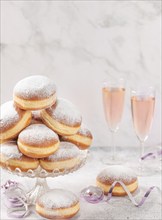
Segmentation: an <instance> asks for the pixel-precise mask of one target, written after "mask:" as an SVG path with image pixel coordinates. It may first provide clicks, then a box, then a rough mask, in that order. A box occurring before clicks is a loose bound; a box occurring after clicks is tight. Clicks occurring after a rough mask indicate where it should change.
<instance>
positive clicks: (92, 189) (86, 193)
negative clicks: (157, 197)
mask: <svg viewBox="0 0 162 220" xmlns="http://www.w3.org/2000/svg"><path fill="white" fill-rule="evenodd" d="M117 183H118V184H120V185H121V186H122V188H123V189H124V191H125V192H126V193H127V195H128V197H129V199H130V201H131V202H132V203H133V205H135V206H136V207H140V206H142V205H143V204H144V203H145V201H146V199H147V198H148V197H149V195H150V193H151V191H152V190H153V189H155V188H156V189H158V190H159V191H160V189H159V188H158V187H156V186H151V187H150V188H149V189H148V190H147V191H146V193H145V194H144V196H143V197H142V198H141V200H140V201H139V202H137V201H136V200H135V199H134V197H133V196H132V194H131V193H130V191H129V190H128V188H127V186H126V185H125V184H124V183H123V182H122V181H115V182H113V184H112V185H111V187H110V189H109V192H108V195H107V198H106V200H105V202H108V201H109V200H110V199H111V198H112V192H113V189H114V187H115V186H116V184H117ZM81 197H82V198H84V199H85V200H86V201H87V202H89V203H93V204H95V203H99V202H101V201H104V192H103V191H102V189H101V188H99V187H97V186H89V187H87V188H85V189H83V190H82V191H81Z"/></svg>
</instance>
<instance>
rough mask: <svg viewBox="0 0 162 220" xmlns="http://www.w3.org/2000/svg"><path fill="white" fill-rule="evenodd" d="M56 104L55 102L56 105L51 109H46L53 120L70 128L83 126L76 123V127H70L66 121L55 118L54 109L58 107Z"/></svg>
mask: <svg viewBox="0 0 162 220" xmlns="http://www.w3.org/2000/svg"><path fill="white" fill-rule="evenodd" d="M56 104H57V103H56V102H55V104H54V105H52V106H51V107H50V108H47V109H44V111H45V112H46V113H47V114H48V115H49V116H50V117H51V118H52V119H53V120H55V121H57V122H59V123H60V124H62V125H66V126H69V127H74V128H75V127H76V128H77V127H80V125H81V122H77V121H76V122H75V124H74V125H69V124H68V123H67V122H66V119H63V118H62V119H60V118H57V117H55V116H53V111H54V110H53V109H55V107H56Z"/></svg>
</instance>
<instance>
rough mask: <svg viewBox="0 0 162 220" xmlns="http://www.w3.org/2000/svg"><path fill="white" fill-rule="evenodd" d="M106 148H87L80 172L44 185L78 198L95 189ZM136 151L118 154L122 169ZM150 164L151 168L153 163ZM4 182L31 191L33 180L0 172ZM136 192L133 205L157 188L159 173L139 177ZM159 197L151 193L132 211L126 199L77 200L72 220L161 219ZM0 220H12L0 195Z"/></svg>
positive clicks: (119, 152)
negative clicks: (88, 151) (22, 186)
mask: <svg viewBox="0 0 162 220" xmlns="http://www.w3.org/2000/svg"><path fill="white" fill-rule="evenodd" d="M105 150H106V148H93V147H92V148H91V151H90V154H89V157H88V159H87V163H86V165H85V166H84V167H82V168H81V169H80V170H78V171H76V172H74V173H71V174H69V175H66V176H60V177H56V178H48V179H47V182H48V184H49V186H50V188H63V189H68V190H71V191H73V192H75V193H76V194H77V195H79V193H80V191H81V190H82V189H83V188H85V187H87V186H89V185H95V179H96V176H97V174H98V173H99V172H100V171H101V170H102V169H103V168H105V167H106V165H103V164H102V163H101V161H100V159H101V158H102V157H103V156H104V155H105ZM138 153H139V152H138V150H137V148H131V147H130V148H129V149H126V148H124V149H122V150H118V154H119V155H121V156H122V157H123V158H125V159H126V160H128V159H129V161H127V163H126V165H127V166H128V165H129V166H130V165H132V164H133V163H134V162H136V161H137V156H138ZM152 164H155V163H154V162H153V163H152ZM8 179H11V180H15V181H18V182H21V183H22V184H23V185H24V186H25V188H26V190H29V189H31V188H32V187H33V186H34V183H35V179H31V178H27V177H18V176H15V175H11V174H9V173H8V172H6V171H4V170H1V184H4V183H5V182H6V181H7V180H8ZM138 180H139V189H138V190H137V192H136V193H135V194H134V196H135V197H136V199H137V201H139V200H140V198H141V197H142V196H143V195H144V193H145V191H146V190H147V189H148V188H149V187H150V186H153V185H155V186H158V187H160V188H161V175H160V172H157V173H155V174H154V175H152V176H146V177H139V178H138ZM161 201H162V196H161V193H160V194H159V192H158V191H157V190H156V189H154V190H153V191H152V193H151V194H150V196H149V198H148V199H147V200H146V202H145V204H144V205H143V206H142V207H140V208H137V207H135V206H134V205H133V204H132V203H131V202H130V200H129V199H128V197H113V198H112V199H111V200H110V201H109V203H106V202H104V203H99V204H89V203H87V202H85V201H84V200H81V201H80V203H81V209H80V212H79V213H78V214H77V215H76V216H75V217H74V218H73V220H108V219H111V220H116V219H120V220H125V219H126V220H128V219H129V220H136V219H142V220H153V219H156V220H158V219H162V213H161V204H162V202H161ZM0 217H1V218H0V219H2V220H6V219H14V218H9V217H8V216H7V212H6V208H5V206H4V204H3V199H2V195H1V216H0ZM26 219H28V220H30V219H42V218H41V217H40V216H38V215H37V214H36V213H34V211H33V213H32V214H31V215H30V216H28V217H27V218H26Z"/></svg>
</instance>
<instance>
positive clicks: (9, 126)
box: [0, 101, 31, 143]
mask: <svg viewBox="0 0 162 220" xmlns="http://www.w3.org/2000/svg"><path fill="white" fill-rule="evenodd" d="M0 112H1V113H0V142H1V143H2V142H5V141H7V140H10V139H13V138H15V137H17V136H18V134H19V132H20V131H21V130H23V129H24V128H25V127H26V126H28V125H29V124H30V121H31V112H29V111H24V110H21V109H19V108H18V107H16V106H15V104H14V103H13V101H9V102H6V103H4V104H3V105H1V109H0Z"/></svg>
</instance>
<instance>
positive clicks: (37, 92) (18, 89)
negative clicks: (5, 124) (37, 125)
mask: <svg viewBox="0 0 162 220" xmlns="http://www.w3.org/2000/svg"><path fill="white" fill-rule="evenodd" d="M14 101H15V103H16V105H17V106H18V107H19V108H21V109H25V110H39V109H43V108H47V107H49V106H51V105H52V104H54V103H55V101H56V86H55V84H54V83H53V82H52V81H51V80H50V79H49V78H47V77H45V76H41V75H34V76H30V77H27V78H24V79H22V80H21V81H19V82H18V83H17V84H16V86H15V88H14Z"/></svg>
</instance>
